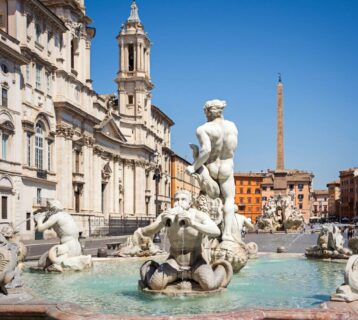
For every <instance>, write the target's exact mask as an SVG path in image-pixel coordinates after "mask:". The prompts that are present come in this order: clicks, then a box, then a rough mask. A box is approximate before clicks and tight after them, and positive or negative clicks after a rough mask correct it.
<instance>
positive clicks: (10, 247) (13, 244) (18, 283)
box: [0, 225, 26, 295]
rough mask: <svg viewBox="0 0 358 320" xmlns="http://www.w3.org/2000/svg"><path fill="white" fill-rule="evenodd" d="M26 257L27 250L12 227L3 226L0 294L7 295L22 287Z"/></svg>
mask: <svg viewBox="0 0 358 320" xmlns="http://www.w3.org/2000/svg"><path fill="white" fill-rule="evenodd" d="M25 256H26V248H25V246H24V245H23V244H22V243H21V242H20V241H19V240H18V238H17V236H16V232H15V230H14V228H13V227H12V225H6V226H3V227H2V228H1V230H0V293H3V294H5V295H7V294H8V289H13V288H18V287H22V285H23V282H22V280H21V273H22V270H23V269H24V263H23V261H24V259H25Z"/></svg>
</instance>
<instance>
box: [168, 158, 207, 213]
mask: <svg viewBox="0 0 358 320" xmlns="http://www.w3.org/2000/svg"><path fill="white" fill-rule="evenodd" d="M189 165H190V162H188V161H187V160H185V159H184V158H182V157H180V156H179V155H177V154H175V153H173V154H172V155H171V174H172V176H171V183H172V185H171V186H172V187H171V204H172V206H173V205H174V194H175V192H176V191H177V190H187V191H189V192H190V193H191V194H192V195H193V196H194V197H196V196H198V194H199V192H200V187H199V184H198V182H197V180H196V179H195V178H194V177H193V176H192V175H190V174H188V173H187V172H186V171H185V170H186V168H187V166H189Z"/></svg>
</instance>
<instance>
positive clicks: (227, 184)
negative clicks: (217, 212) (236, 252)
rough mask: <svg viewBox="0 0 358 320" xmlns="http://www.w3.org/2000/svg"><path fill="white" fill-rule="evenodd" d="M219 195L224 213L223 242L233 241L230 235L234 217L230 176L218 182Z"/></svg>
mask: <svg viewBox="0 0 358 320" xmlns="http://www.w3.org/2000/svg"><path fill="white" fill-rule="evenodd" d="M219 183H220V190H221V195H222V198H223V204H224V207H223V211H224V230H223V234H222V240H223V241H235V240H234V238H233V236H232V234H231V223H232V221H233V218H234V215H235V181H234V176H233V175H231V176H230V177H229V178H227V179H226V180H221V179H220V180H219Z"/></svg>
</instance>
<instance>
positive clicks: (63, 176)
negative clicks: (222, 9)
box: [0, 0, 173, 238]
mask: <svg viewBox="0 0 358 320" xmlns="http://www.w3.org/2000/svg"><path fill="white" fill-rule="evenodd" d="M4 21H5V22H6V23H4ZM90 24H91V19H90V18H89V17H87V16H86V13H85V8H84V2H83V0H67V1H57V0H43V1H42V2H40V1H37V0H0V25H1V26H2V33H1V34H3V33H4V36H3V37H2V39H1V43H0V45H1V47H0V61H1V63H3V64H4V65H6V68H5V67H4V68H5V71H6V70H7V72H5V71H1V74H0V77H1V86H2V88H4V89H5V90H7V91H4V93H3V101H6V98H7V100H8V103H7V106H2V107H1V109H0V130H1V137H2V146H3V147H2V157H1V160H0V161H1V162H0V165H1V166H0V192H1V197H2V198H1V199H4V200H2V201H3V202H2V212H3V211H4V210H6V217H5V215H4V214H2V215H0V222H13V223H14V224H16V225H17V224H19V223H21V222H22V221H23V220H25V219H26V218H29V217H31V215H32V213H33V211H35V210H36V209H38V208H39V207H41V206H43V205H44V204H45V202H46V199H47V198H57V199H59V200H60V201H61V202H62V204H63V205H64V207H65V209H66V210H67V211H68V212H70V213H71V214H73V215H74V216H75V217H76V219H77V221H78V222H79V223H80V226H81V230H82V231H83V233H84V234H85V235H86V234H88V231H89V229H91V231H94V230H93V229H94V227H95V226H94V225H93V223H94V222H95V223H96V225H101V224H104V223H105V221H107V220H108V219H109V217H154V216H155V203H154V200H155V195H154V190H155V182H154V181H153V179H152V177H153V174H154V169H155V168H156V167H160V168H161V170H162V173H163V175H162V179H161V181H160V186H159V194H160V196H159V201H160V203H161V205H162V208H164V206H166V205H169V204H170V154H171V150H170V127H171V126H172V125H173V121H172V120H171V119H170V118H169V117H168V116H166V115H165V114H164V113H163V112H162V111H161V110H160V109H159V108H157V107H156V106H153V105H152V104H151V89H152V87H153V85H152V83H151V80H150V41H149V39H148V37H147V35H146V33H145V32H144V30H143V26H142V24H141V22H140V20H139V17H138V10H137V7H136V4H135V3H133V4H132V7H131V14H130V17H129V18H128V20H127V21H126V23H125V24H124V25H123V26H122V30H121V32H120V34H119V35H118V37H117V39H118V42H119V48H120V59H119V60H120V67H119V73H118V75H117V79H116V81H117V83H118V99H113V98H112V97H111V96H110V95H99V94H97V93H96V92H95V91H94V90H93V89H92V80H91V78H90V48H91V40H92V38H93V37H94V35H95V29H94V28H92V27H90V26H89V25H90ZM3 39H6V40H3ZM6 46H7V47H9V48H10V49H11V50H12V51H11V50H10V49H9V50H10V51H11V52H12V55H8V54H6V52H7V51H6V50H7V49H6V48H7V47H6ZM1 63H0V64H1ZM4 150H5V151H4ZM155 155H157V156H155ZM5 198H6V200H5ZM5 202H6V203H5ZM89 224H92V225H91V226H89ZM19 229H20V231H21V234H22V236H23V238H33V237H34V226H33V224H32V222H30V223H24V224H21V225H20V226H19Z"/></svg>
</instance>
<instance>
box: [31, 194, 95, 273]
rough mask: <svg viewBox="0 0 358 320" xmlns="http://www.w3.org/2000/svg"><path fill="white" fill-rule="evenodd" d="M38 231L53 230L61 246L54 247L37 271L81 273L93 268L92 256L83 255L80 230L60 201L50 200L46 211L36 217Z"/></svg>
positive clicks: (39, 264) (43, 258)
mask: <svg viewBox="0 0 358 320" xmlns="http://www.w3.org/2000/svg"><path fill="white" fill-rule="evenodd" d="M34 220H35V225H36V230H37V231H39V232H43V231H45V230H47V229H49V228H53V229H54V231H55V232H56V234H57V236H58V238H60V244H58V245H55V246H53V247H52V248H51V249H50V250H49V251H47V252H46V253H44V254H43V255H42V256H41V257H40V260H39V263H38V267H37V268H35V269H37V270H46V271H57V272H63V271H70V270H74V271H80V270H83V269H88V268H91V267H92V258H91V256H90V255H87V256H85V255H82V248H81V245H80V242H79V241H78V237H79V230H78V227H77V225H76V223H75V221H74V220H73V217H72V216H71V215H70V214H69V213H67V212H65V211H64V210H63V207H62V204H61V203H60V201H58V200H49V201H48V202H47V208H46V211H41V212H37V213H36V214H35V215H34Z"/></svg>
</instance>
